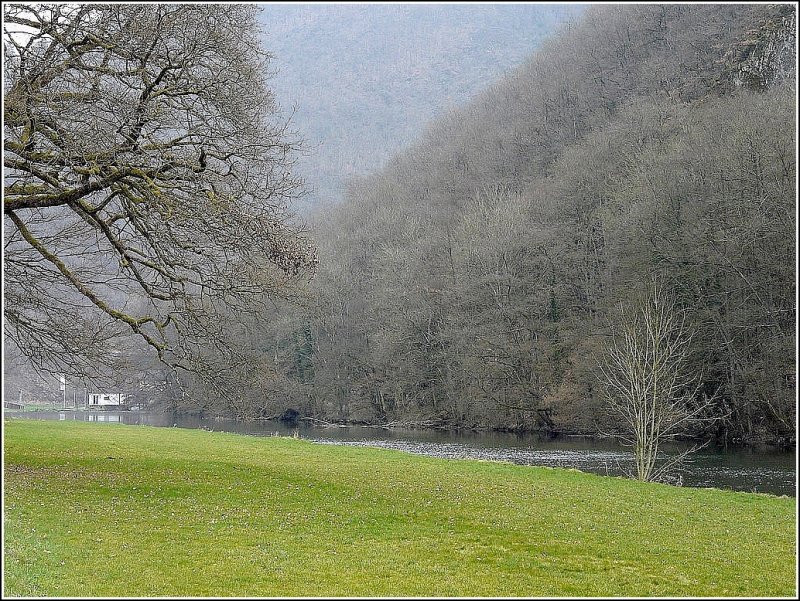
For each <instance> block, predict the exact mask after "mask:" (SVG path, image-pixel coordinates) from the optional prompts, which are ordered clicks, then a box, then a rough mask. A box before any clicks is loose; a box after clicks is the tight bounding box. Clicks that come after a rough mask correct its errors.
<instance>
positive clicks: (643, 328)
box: [600, 280, 718, 480]
mask: <svg viewBox="0 0 800 601" xmlns="http://www.w3.org/2000/svg"><path fill="white" fill-rule="evenodd" d="M619 317H620V319H619V321H620V326H619V329H618V330H616V331H614V332H613V335H612V340H611V341H610V343H609V344H608V345H607V347H606V353H605V356H604V358H603V361H602V362H601V364H600V371H601V374H602V383H603V385H604V387H605V392H606V398H607V402H608V406H609V408H610V409H611V411H612V412H613V413H614V414H616V415H617V416H618V417H619V418H621V420H622V422H623V425H624V426H625V430H626V435H625V436H623V440H625V441H626V442H627V443H628V444H631V445H632V446H633V449H634V458H635V463H636V477H637V478H638V479H640V480H662V479H664V478H665V477H666V476H667V474H668V473H669V471H670V470H671V469H672V468H674V467H675V466H676V465H678V463H680V462H681V461H683V457H680V458H673V459H671V460H667V461H666V462H664V463H662V464H661V465H657V461H659V459H660V457H659V445H660V444H661V443H662V442H663V441H664V440H666V439H668V438H670V437H672V436H674V435H675V434H678V433H680V432H681V431H683V430H684V429H685V428H686V427H687V426H688V425H690V424H693V423H698V422H699V421H703V420H706V419H711V418H706V417H705V415H706V413H707V411H708V409H709V408H710V407H711V406H712V405H713V404H714V402H715V400H716V397H715V396H712V397H710V398H709V397H706V396H704V395H701V393H700V384H698V383H697V382H699V381H701V378H699V374H691V373H689V372H688V371H687V366H688V364H689V351H690V345H691V341H692V334H691V332H690V330H689V328H688V326H687V324H686V311H685V310H684V309H680V308H678V307H677V306H676V305H675V301H674V299H673V298H672V296H671V295H669V294H668V293H667V292H666V291H665V290H664V289H663V287H662V285H661V284H660V283H658V282H657V281H656V280H654V281H653V282H652V283H651V285H650V289H649V291H648V295H647V298H646V299H645V300H644V301H643V302H642V303H640V304H639V306H637V307H635V308H634V309H633V310H631V309H626V308H625V307H620V311H619ZM713 419H718V417H717V418H713Z"/></svg>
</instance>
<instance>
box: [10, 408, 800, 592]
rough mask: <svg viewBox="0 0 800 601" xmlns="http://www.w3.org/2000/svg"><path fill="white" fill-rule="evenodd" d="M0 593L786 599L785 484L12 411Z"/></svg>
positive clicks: (791, 534)
mask: <svg viewBox="0 0 800 601" xmlns="http://www.w3.org/2000/svg"><path fill="white" fill-rule="evenodd" d="M4 428H5V437H4V441H5V442H4V445H5V465H4V479H5V483H4V492H5V496H4V509H5V528H4V537H5V538H4V551H5V561H4V584H5V590H4V591H3V592H4V597H5V596H78V597H80V596H84V595H86V596H101V597H102V596H257V597H267V596H526V597H530V596H650V595H658V596H751V595H752V596H793V595H794V594H795V568H796V564H795V556H796V547H795V544H796V543H795V540H796V539H795V534H796V523H795V508H796V501H795V499H791V498H786V497H772V496H767V495H759V494H751V493H734V492H725V491H719V490H711V489H691V488H673V487H669V486H663V485H658V484H642V483H638V482H633V481H628V480H623V479H619V478H609V477H602V476H595V475H591V474H584V473H580V472H577V471H572V470H558V469H548V468H531V467H520V466H514V465H510V464H503V463H490V462H481V461H466V460H464V461H452V460H442V459H432V458H426V457H419V456H414V455H409V454H404V453H401V452H396V451H389V450H383V449H368V448H354V447H337V446H327V445H320V444H314V443H310V442H307V441H302V440H294V439H291V438H257V437H248V436H240V435H236V434H227V433H219V432H205V431H202V430H180V429H176V428H169V429H167V428H150V427H144V426H120V425H115V424H84V423H75V422H73V423H63V422H62V423H59V422H45V421H27V420H10V421H6V422H5V424H4Z"/></svg>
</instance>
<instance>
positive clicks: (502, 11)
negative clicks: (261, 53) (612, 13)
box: [261, 3, 583, 206]
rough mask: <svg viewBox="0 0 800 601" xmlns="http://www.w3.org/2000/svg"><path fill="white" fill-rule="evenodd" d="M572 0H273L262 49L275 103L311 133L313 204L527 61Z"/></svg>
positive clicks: (568, 12)
mask: <svg viewBox="0 0 800 601" xmlns="http://www.w3.org/2000/svg"><path fill="white" fill-rule="evenodd" d="M582 10H583V7H582V6H581V5H570V4H562V5H558V4H514V3H512V4H463V5H458V4H456V5H453V4H446V5H436V4H432V5H430V4H429V5H417V4H413V3H411V4H370V5H366V4H349V5H348V4H334V5H325V4H314V5H309V4H299V3H298V4H295V3H287V4H269V5H265V6H264V10H263V12H262V14H261V21H262V23H263V25H264V30H265V37H264V47H265V48H268V49H269V50H270V52H271V53H272V54H273V56H274V59H273V61H272V67H273V68H274V69H275V71H276V76H275V77H274V78H273V79H272V80H271V82H270V83H271V85H272V86H273V89H274V92H275V94H276V97H277V99H278V101H279V102H280V103H281V104H282V105H283V107H284V110H285V111H286V112H287V113H289V112H290V111H291V110H293V109H294V110H295V113H294V115H293V125H294V127H295V128H296V129H297V130H298V131H299V132H300V134H301V135H302V137H303V138H304V140H305V142H306V149H307V153H306V155H305V156H302V157H299V159H298V164H297V170H298V173H300V174H301V175H303V176H304V177H305V178H306V180H307V183H308V185H309V187H310V189H311V194H310V195H309V196H308V197H307V198H306V203H307V204H306V205H305V206H308V205H309V204H310V205H311V206H315V205H317V204H323V205H324V204H328V203H330V202H337V201H339V200H341V197H342V194H343V189H344V184H345V182H346V181H347V179H348V178H350V177H351V176H354V175H364V174H367V173H369V172H371V171H373V170H375V169H377V168H378V167H380V166H382V165H383V163H384V162H385V161H386V159H387V158H389V157H390V156H391V155H392V154H394V153H395V152H397V151H399V150H400V149H402V148H403V147H405V146H407V145H408V144H409V143H410V142H412V141H413V140H414V138H415V137H416V136H417V135H418V134H419V133H420V131H421V129H422V128H423V127H424V125H425V124H426V123H427V122H428V121H430V120H431V119H432V118H434V117H436V116H438V115H440V114H442V113H443V112H444V111H445V110H446V109H448V108H452V107H455V106H457V105H459V104H463V103H464V102H465V101H466V100H467V99H469V98H471V97H473V96H474V95H475V94H476V93H477V92H479V91H481V90H483V89H484V88H486V87H488V86H489V84H490V83H491V82H492V81H494V80H496V79H497V78H498V77H500V76H501V75H502V74H503V73H505V72H506V71H508V70H509V69H511V68H512V67H516V66H518V65H520V64H521V63H522V62H523V61H524V60H525V59H527V57H528V56H530V54H531V53H532V52H533V50H534V49H535V48H536V46H537V45H538V44H539V43H540V42H541V41H542V39H543V38H544V37H546V36H547V35H548V34H549V33H551V32H552V31H553V30H554V29H555V28H556V27H557V26H558V25H559V24H561V23H563V22H565V21H566V20H568V19H570V18H571V17H574V16H576V15H578V14H580V13H581V11H582Z"/></svg>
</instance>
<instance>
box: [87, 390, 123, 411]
mask: <svg viewBox="0 0 800 601" xmlns="http://www.w3.org/2000/svg"><path fill="white" fill-rule="evenodd" d="M127 398H128V395H127V394H109V393H104V392H92V393H90V394H89V407H90V408H91V407H121V406H122V405H124V404H125V399H127Z"/></svg>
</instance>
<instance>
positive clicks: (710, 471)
mask: <svg viewBox="0 0 800 601" xmlns="http://www.w3.org/2000/svg"><path fill="white" fill-rule="evenodd" d="M3 413H4V415H5V416H6V417H14V418H28V419H50V420H52V419H55V420H60V421H67V420H78V421H91V422H105V423H118V424H132V425H148V426H160V427H178V428H192V429H198V428H202V429H204V430H212V431H214V430H216V431H224V432H236V433H240V434H248V435H254V436H273V435H281V436H292V435H295V436H299V437H301V438H305V439H308V440H312V441H315V442H320V443H325V444H339V445H350V446H375V447H382V448H387V449H395V450H400V451H405V452H408V453H415V454H420V455H429V456H434V457H445V458H452V459H466V458H471V459H487V460H494V461H510V462H513V463H516V464H521V465H541V466H550V467H570V468H575V469H579V470H583V471H586V472H593V473H597V474H603V475H624V474H626V473H629V472H630V471H632V468H633V456H632V454H631V452H630V450H629V449H628V448H626V447H623V446H621V445H620V444H618V443H617V442H615V441H614V440H611V439H595V438H590V437H580V436H577V437H573V436H568V437H559V438H544V437H539V436H536V435H533V434H526V435H518V434H509V433H502V432H448V431H439V430H404V429H392V430H386V429H382V428H367V427H357V426H347V427H338V426H337V427H315V426H310V425H307V424H306V423H303V422H301V423H300V424H298V425H297V426H287V425H285V424H283V423H281V422H276V421H247V422H244V421H236V420H228V419H219V418H202V417H198V416H186V415H173V414H166V413H150V412H140V411H58V412H49V411H39V412H15V411H4V412H3ZM686 446H687V445H682V444H677V443H673V444H671V445H666V446H665V452H667V453H678V452H680V451H681V450H683V449H685V448H686ZM795 456H796V455H795V452H794V451H791V452H781V451H776V450H773V449H770V448H763V447H762V448H745V449H739V448H737V449H727V450H723V449H709V448H706V449H703V450H702V451H700V452H698V453H696V454H695V455H693V456H692V459H691V462H690V464H689V465H688V466H687V469H686V471H685V472H684V473H683V476H682V478H683V484H684V485H685V486H700V487H707V486H711V487H716V488H729V489H733V490H741V491H747V492H767V493H772V494H784V495H791V496H796V459H795Z"/></svg>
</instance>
